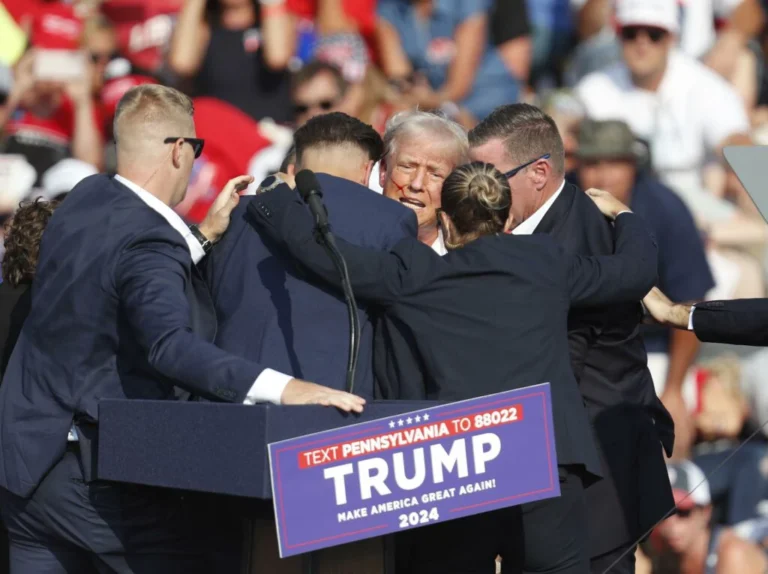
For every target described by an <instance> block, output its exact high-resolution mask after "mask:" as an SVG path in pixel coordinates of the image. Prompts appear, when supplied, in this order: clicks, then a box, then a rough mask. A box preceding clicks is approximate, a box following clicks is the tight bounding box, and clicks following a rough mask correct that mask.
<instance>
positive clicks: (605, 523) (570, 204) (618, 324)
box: [535, 184, 674, 556]
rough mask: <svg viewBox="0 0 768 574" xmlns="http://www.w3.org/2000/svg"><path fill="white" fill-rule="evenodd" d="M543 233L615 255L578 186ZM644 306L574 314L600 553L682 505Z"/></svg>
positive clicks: (573, 342)
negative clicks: (592, 438)
mask: <svg viewBox="0 0 768 574" xmlns="http://www.w3.org/2000/svg"><path fill="white" fill-rule="evenodd" d="M535 234H547V235H549V236H551V237H552V238H554V239H555V240H556V241H557V243H559V244H560V245H561V246H562V247H563V249H565V251H566V252H567V253H571V254H576V255H606V254H609V253H612V252H613V250H614V234H613V230H612V228H611V224H610V223H609V222H608V221H607V220H606V219H605V217H603V215H602V214H601V213H600V211H599V210H598V209H597V207H596V206H595V204H594V202H593V201H592V200H591V199H589V197H588V196H587V195H586V194H585V193H584V192H582V191H581V190H580V189H579V188H578V187H576V186H574V185H571V184H566V185H565V187H564V189H563V191H562V192H561V194H560V196H559V197H558V198H557V200H555V202H554V203H553V204H552V207H551V208H550V209H549V211H548V212H547V213H546V215H545V216H544V218H543V219H542V221H541V223H540V224H539V225H538V227H537V228H536V230H535ZM641 317H642V309H641V307H640V304H639V302H624V303H619V304H615V305H606V306H601V307H599V308H596V309H575V310H573V311H571V313H570V315H569V317H568V335H569V339H570V347H571V360H572V364H573V371H574V374H575V375H576V379H577V380H578V382H579V389H580V390H581V394H582V396H583V397H584V400H585V404H586V405H587V409H588V411H589V414H590V419H591V420H592V423H593V425H594V428H595V433H596V436H597V442H598V448H599V449H600V453H601V460H602V463H603V469H604V471H605V480H601V481H600V482H598V483H596V484H595V485H593V486H592V487H590V488H589V489H588V490H587V502H588V507H589V509H590V525H591V528H590V538H591V544H590V546H591V551H592V555H593V556H596V555H600V554H603V553H605V552H609V551H611V550H613V549H615V548H617V547H618V546H620V545H622V544H625V543H628V542H630V541H633V540H635V539H636V538H637V537H638V536H640V535H641V534H642V533H644V532H645V531H646V530H647V529H648V528H650V527H651V526H652V525H653V524H654V523H655V522H656V521H657V520H658V519H660V518H661V517H662V516H663V515H664V514H665V513H666V512H667V511H668V510H669V509H670V508H671V507H672V506H673V504H674V502H673V499H672V493H671V490H670V487H669V480H668V478H667V472H666V468H665V466H664V463H663V462H664V461H663V456H662V453H661V447H660V444H659V442H660V440H661V439H660V438H659V437H660V435H661V437H662V438H663V441H664V443H665V446H666V448H667V449H668V450H669V451H670V452H671V449H672V442H673V440H674V430H673V424H672V420H671V418H670V416H669V414H668V413H667V411H666V409H664V407H663V406H662V405H661V402H660V401H659V399H658V398H657V396H656V392H655V390H654V387H653V381H652V379H651V375H650V372H649V371H648V368H647V363H648V359H647V356H646V352H645V346H644V344H643V340H642V336H641V334H640V324H639V321H640V319H641Z"/></svg>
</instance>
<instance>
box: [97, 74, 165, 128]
mask: <svg viewBox="0 0 768 574" xmlns="http://www.w3.org/2000/svg"><path fill="white" fill-rule="evenodd" d="M156 83H157V82H156V81H155V80H154V79H153V78H150V77H149V76H139V75H133V76H123V77H121V78H115V79H114V80H109V81H108V82H107V83H106V84H104V87H103V88H102V90H101V104H102V106H103V112H104V118H105V119H107V120H109V119H110V118H112V117H113V116H114V115H115V110H116V109H117V104H118V102H119V101H120V98H122V97H123V96H124V95H125V93H126V92H127V91H128V90H130V89H131V88H135V87H136V86H141V85H142V84H156Z"/></svg>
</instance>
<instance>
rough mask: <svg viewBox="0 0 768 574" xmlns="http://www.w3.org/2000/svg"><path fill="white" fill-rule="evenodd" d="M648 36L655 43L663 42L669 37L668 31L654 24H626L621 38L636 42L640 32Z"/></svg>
mask: <svg viewBox="0 0 768 574" xmlns="http://www.w3.org/2000/svg"><path fill="white" fill-rule="evenodd" d="M641 32H642V33H644V34H645V35H646V36H648V39H649V40H650V41H651V42H653V43H654V44H656V43H658V42H661V41H662V40H663V39H664V38H666V37H667V31H666V30H664V29H662V28H654V27H653V26H624V27H623V28H622V29H621V39H622V40H624V41H625V42H634V41H635V40H637V37H638V36H639V35H640V33H641Z"/></svg>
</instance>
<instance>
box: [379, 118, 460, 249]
mask: <svg viewBox="0 0 768 574" xmlns="http://www.w3.org/2000/svg"><path fill="white" fill-rule="evenodd" d="M384 149H385V151H384V158H382V160H381V165H380V170H379V179H380V181H379V184H380V185H381V187H382V189H383V190H384V195H385V196H386V197H388V198H390V199H394V200H395V201H399V202H400V203H402V204H403V205H405V206H406V207H408V208H410V209H412V210H413V211H414V212H415V213H416V217H417V219H418V222H419V241H421V242H422V243H425V244H427V245H429V246H431V247H432V248H433V249H434V250H435V251H436V252H437V253H439V254H440V255H444V254H445V246H444V244H443V239H442V235H441V233H440V230H439V229H438V226H437V210H438V209H439V208H440V194H441V192H442V189H443V182H444V181H445V178H446V177H448V175H449V174H450V173H451V171H453V169H454V168H455V167H456V166H458V165H461V164H463V163H466V161H467V153H468V150H469V142H468V140H467V134H466V132H465V131H464V128H462V127H461V126H459V125H458V124H457V123H455V122H453V121H451V120H449V119H447V118H444V117H442V116H439V115H437V114H434V113H430V112H424V111H419V110H407V111H403V112H400V113H398V114H395V115H394V116H392V118H390V120H389V121H388V122H387V126H386V130H385V133H384Z"/></svg>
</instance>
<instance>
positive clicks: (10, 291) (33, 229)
mask: <svg viewBox="0 0 768 574" xmlns="http://www.w3.org/2000/svg"><path fill="white" fill-rule="evenodd" d="M56 205H57V202H52V201H43V200H42V199H38V200H36V201H34V202H31V203H26V204H22V206H21V207H20V208H19V209H18V211H17V212H16V213H15V214H14V215H13V218H12V219H11V221H10V224H9V225H8V227H7V228H6V233H5V254H4V255H3V282H2V283H0V351H2V357H1V358H0V377H2V375H3V374H4V373H5V367H6V365H7V364H8V359H9V358H10V356H11V352H12V351H13V347H14V345H15V344H16V339H18V337H19V332H20V331H21V326H22V324H23V323H24V319H26V318H27V315H28V314H29V306H30V302H31V300H32V289H31V287H32V279H33V278H34V277H35V267H37V255H38V253H39V252H40V240H41V239H42V238H43V231H44V230H45V226H46V225H47V224H48V220H49V219H50V218H51V215H53V211H54V209H56Z"/></svg>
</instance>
